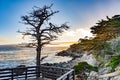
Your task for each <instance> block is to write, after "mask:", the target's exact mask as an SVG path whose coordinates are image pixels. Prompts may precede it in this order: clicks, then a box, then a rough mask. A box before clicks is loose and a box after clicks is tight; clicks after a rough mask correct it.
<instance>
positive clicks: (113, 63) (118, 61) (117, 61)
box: [108, 54, 120, 69]
mask: <svg viewBox="0 0 120 80" xmlns="http://www.w3.org/2000/svg"><path fill="white" fill-rule="evenodd" d="M119 65H120V54H116V55H113V56H112V57H111V58H110V60H109V64H108V66H110V67H112V68H113V69H115V68H116V67H117V66H119Z"/></svg>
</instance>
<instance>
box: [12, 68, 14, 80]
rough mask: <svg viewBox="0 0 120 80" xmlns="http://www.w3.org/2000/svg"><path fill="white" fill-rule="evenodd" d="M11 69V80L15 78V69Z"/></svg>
mask: <svg viewBox="0 0 120 80" xmlns="http://www.w3.org/2000/svg"><path fill="white" fill-rule="evenodd" d="M11 71H12V76H11V80H13V79H14V73H13V69H12V70H11Z"/></svg>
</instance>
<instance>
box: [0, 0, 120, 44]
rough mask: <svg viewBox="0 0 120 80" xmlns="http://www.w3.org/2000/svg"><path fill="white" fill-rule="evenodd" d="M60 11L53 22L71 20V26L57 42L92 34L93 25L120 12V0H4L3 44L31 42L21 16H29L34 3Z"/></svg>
mask: <svg viewBox="0 0 120 80" xmlns="http://www.w3.org/2000/svg"><path fill="white" fill-rule="evenodd" d="M50 4H54V5H53V6H52V9H53V10H58V11H60V12H59V13H57V14H55V15H54V16H53V17H52V19H51V21H52V22H53V23H55V24H62V23H64V22H69V23H68V25H70V29H69V30H68V31H65V32H64V33H63V34H62V36H60V37H59V38H58V40H57V41H61V42H62V41H63V42H73V41H78V39H79V38H84V37H85V36H89V37H91V36H92V34H91V33H90V27H92V26H94V25H95V23H97V22H98V21H99V20H101V19H106V16H109V17H112V16H114V15H118V14H120V9H119V8H120V0H0V45H2V44H17V43H24V42H28V41H30V39H29V37H26V38H25V39H22V35H21V34H20V33H17V31H18V30H21V31H25V30H26V26H25V25H23V24H21V23H20V21H21V16H23V15H27V14H28V13H29V12H30V11H31V10H32V8H33V6H38V7H42V6H43V5H50Z"/></svg>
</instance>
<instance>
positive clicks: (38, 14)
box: [19, 4, 69, 77]
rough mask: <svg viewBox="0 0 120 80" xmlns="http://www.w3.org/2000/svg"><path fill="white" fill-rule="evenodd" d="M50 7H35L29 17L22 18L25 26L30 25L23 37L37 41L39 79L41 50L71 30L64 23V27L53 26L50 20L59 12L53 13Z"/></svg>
mask: <svg viewBox="0 0 120 80" xmlns="http://www.w3.org/2000/svg"><path fill="white" fill-rule="evenodd" d="M51 7H52V4H51V5H50V6H46V5H45V6H43V7H42V8H39V7H34V8H33V11H32V12H31V13H29V14H28V15H25V16H22V17H21V18H22V22H23V24H25V25H29V28H27V31H25V32H21V31H19V32H20V33H22V34H23V35H30V36H32V38H33V39H34V40H35V43H37V45H36V52H37V55H36V65H37V66H39V67H38V68H37V69H36V74H37V77H40V70H41V69H40V68H41V67H40V66H41V64H40V63H41V61H40V59H41V50H42V47H43V46H44V45H45V44H49V43H50V42H51V41H53V40H56V39H57V37H58V35H59V34H60V33H62V32H63V31H64V30H67V29H69V26H68V25H67V24H66V23H64V24H62V25H56V24H53V23H52V22H51V21H50V19H51V16H53V15H54V14H56V13H58V12H59V11H53V10H52V9H51Z"/></svg>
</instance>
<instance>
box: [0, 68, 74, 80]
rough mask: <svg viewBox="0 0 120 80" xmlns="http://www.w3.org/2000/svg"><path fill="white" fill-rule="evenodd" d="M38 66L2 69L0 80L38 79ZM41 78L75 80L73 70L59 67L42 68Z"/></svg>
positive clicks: (0, 70)
mask: <svg viewBox="0 0 120 80" xmlns="http://www.w3.org/2000/svg"><path fill="white" fill-rule="evenodd" d="M36 68H37V66H32V67H25V68H11V69H0V80H14V79H20V80H27V79H31V78H36ZM41 70H42V71H41V72H40V74H41V77H42V78H50V79H54V80H75V79H74V70H73V69H64V68H58V67H50V66H41Z"/></svg>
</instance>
